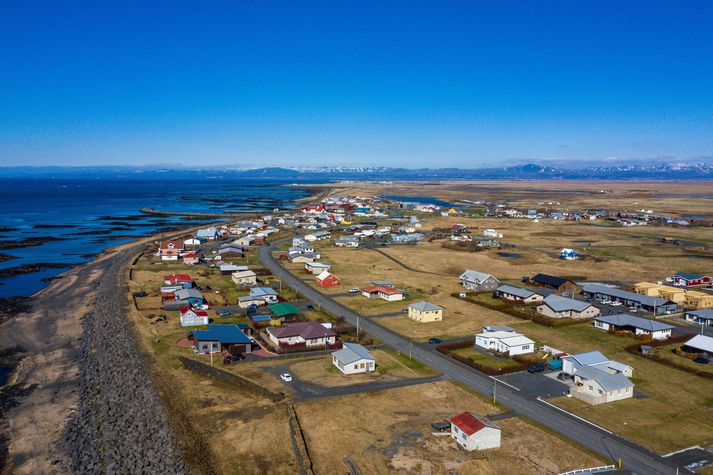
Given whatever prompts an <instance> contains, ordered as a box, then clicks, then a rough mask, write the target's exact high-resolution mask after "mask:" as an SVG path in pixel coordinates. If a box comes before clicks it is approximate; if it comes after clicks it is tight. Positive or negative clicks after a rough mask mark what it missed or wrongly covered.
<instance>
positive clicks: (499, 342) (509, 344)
mask: <svg viewBox="0 0 713 475" xmlns="http://www.w3.org/2000/svg"><path fill="white" fill-rule="evenodd" d="M475 346H479V347H481V348H485V349H486V350H494V351H496V352H498V353H506V354H507V355H508V356H514V355H523V354H526V353H534V351H535V342H534V341H532V340H530V339H529V338H527V337H526V336H524V335H521V334H519V333H517V332H514V331H512V332H510V331H494V332H484V333H479V334H478V335H475Z"/></svg>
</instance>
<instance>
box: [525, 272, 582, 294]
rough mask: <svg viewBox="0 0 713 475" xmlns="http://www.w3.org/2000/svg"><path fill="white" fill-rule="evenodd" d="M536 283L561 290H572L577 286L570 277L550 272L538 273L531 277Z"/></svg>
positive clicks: (531, 280)
mask: <svg viewBox="0 0 713 475" xmlns="http://www.w3.org/2000/svg"><path fill="white" fill-rule="evenodd" d="M530 282H532V283H533V284H534V285H539V286H541V287H548V288H550V289H555V290H557V291H559V292H564V291H572V290H575V289H576V288H577V284H575V283H574V282H572V281H571V280H569V279H565V278H563V277H556V276H554V275H548V274H537V275H535V276H534V277H533V278H531V279H530Z"/></svg>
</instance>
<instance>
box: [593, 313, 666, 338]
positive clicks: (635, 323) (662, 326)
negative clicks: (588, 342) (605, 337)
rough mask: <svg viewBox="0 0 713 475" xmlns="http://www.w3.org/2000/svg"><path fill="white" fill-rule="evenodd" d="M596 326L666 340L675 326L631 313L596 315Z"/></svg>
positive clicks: (605, 329)
mask: <svg viewBox="0 0 713 475" xmlns="http://www.w3.org/2000/svg"><path fill="white" fill-rule="evenodd" d="M594 328H598V329H600V330H604V331H609V330H612V331H624V332H631V333H634V334H636V335H648V336H651V338H652V339H653V340H665V339H667V338H669V337H670V336H671V330H673V326H672V325H669V324H667V323H663V322H659V321H657V320H653V319H651V318H645V317H639V316H638V315H631V314H629V313H620V314H616V315H605V316H601V315H600V316H598V317H594Z"/></svg>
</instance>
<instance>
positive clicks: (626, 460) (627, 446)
mask: <svg viewBox="0 0 713 475" xmlns="http://www.w3.org/2000/svg"><path fill="white" fill-rule="evenodd" d="M290 239H292V238H285V239H281V240H278V241H274V242H273V243H272V246H263V247H261V248H260V251H259V255H260V260H261V261H262V263H263V264H264V265H265V266H266V267H267V268H268V269H270V271H271V272H272V273H273V274H274V275H275V276H277V277H279V278H280V279H281V280H282V283H283V285H287V286H289V287H292V288H293V289H295V290H298V291H299V292H300V293H301V294H302V295H303V296H305V297H306V298H307V299H309V300H311V301H312V302H314V303H315V304H318V305H320V306H321V307H322V309H323V310H325V311H327V312H329V313H330V314H332V315H334V316H336V317H343V318H344V319H345V320H346V321H348V322H349V323H350V324H352V325H354V326H356V325H357V322H358V324H359V326H360V328H361V329H363V330H364V331H366V332H368V333H370V334H371V335H373V336H374V337H376V338H378V339H379V340H381V341H382V342H384V343H385V344H386V345H388V346H390V347H392V348H394V349H396V350H398V351H401V352H402V353H404V354H409V353H410V352H412V355H413V358H415V359H417V360H419V361H421V362H422V363H425V364H427V365H429V366H430V367H432V368H434V369H436V370H438V371H440V372H441V373H442V374H443V375H445V376H448V377H450V378H452V379H454V380H456V381H459V382H461V383H462V384H464V385H466V386H467V387H469V388H471V389H473V390H475V391H477V392H479V393H481V394H484V395H486V396H488V397H490V396H491V395H492V392H493V385H494V380H493V379H492V378H490V377H489V376H487V375H485V374H483V373H480V372H478V371H475V370H474V369H473V368H470V367H469V366H466V365H464V364H461V363H459V362H458V361H455V360H453V359H450V358H448V357H446V356H445V355H442V354H441V353H438V352H436V351H435V349H433V348H427V347H422V346H420V345H412V344H411V342H410V341H409V339H408V338H406V337H404V336H402V335H399V334H397V333H394V332H392V331H391V330H389V329H387V328H385V327H383V326H381V325H379V324H378V323H377V322H376V321H373V320H370V319H369V318H366V317H364V316H361V315H358V314H357V313H355V312H353V311H352V310H350V309H348V308H347V307H345V306H343V305H341V304H339V303H338V302H336V301H334V300H332V298H330V297H329V296H326V295H324V294H322V293H320V292H318V291H317V290H315V289H313V288H312V287H310V286H309V285H308V284H307V283H305V282H304V281H302V280H301V279H300V278H299V277H297V276H294V275H292V274H291V273H290V272H289V271H287V270H286V269H285V268H283V267H282V266H281V265H280V264H279V263H278V262H277V260H275V259H274V257H273V255H272V249H273V248H274V247H275V245H276V244H279V243H281V242H285V241H288V240H290ZM496 394H497V401H498V403H500V404H502V405H504V406H506V407H508V408H509V409H510V410H512V411H514V412H516V413H517V414H519V415H520V416H525V417H528V418H530V419H532V420H534V421H536V422H537V423H539V424H541V425H543V426H545V427H547V428H549V429H551V430H553V431H555V432H557V433H559V434H561V435H562V436H564V437H567V438H569V439H571V440H573V441H575V442H577V443H578V444H580V445H582V446H584V447H586V448H588V449H590V450H593V451H595V452H597V453H599V454H601V455H602V456H604V457H605V458H607V459H610V460H612V462H615V461H616V460H617V459H621V461H622V463H623V466H624V467H625V468H626V469H628V470H631V471H633V472H636V473H640V474H652V473H656V474H659V473H660V474H673V473H676V467H675V466H674V465H673V464H672V463H671V462H670V461H668V460H666V459H663V458H662V457H661V456H659V455H658V454H656V453H654V452H652V451H650V450H648V449H646V448H644V447H641V446H639V445H637V444H634V443H632V442H630V441H628V440H626V439H624V438H622V437H619V436H617V435H616V434H613V433H611V432H609V431H607V430H606V429H603V428H601V427H599V426H596V425H594V424H592V423H590V422H588V421H585V420H583V419H580V418H578V417H577V416H575V415H572V414H569V413H566V412H563V411H561V410H559V409H558V408H555V407H553V406H552V405H549V404H548V403H545V402H542V401H540V400H538V399H534V400H533V399H531V398H528V397H526V396H524V395H523V394H520V391H519V390H515V389H512V388H510V387H508V386H506V385H504V384H499V383H498V384H497V389H496ZM680 473H690V472H687V471H686V470H684V469H680Z"/></svg>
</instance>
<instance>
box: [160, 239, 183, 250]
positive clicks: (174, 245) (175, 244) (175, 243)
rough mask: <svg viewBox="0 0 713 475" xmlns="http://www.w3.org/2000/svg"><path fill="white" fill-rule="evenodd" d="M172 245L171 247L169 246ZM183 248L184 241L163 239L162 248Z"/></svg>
mask: <svg viewBox="0 0 713 475" xmlns="http://www.w3.org/2000/svg"><path fill="white" fill-rule="evenodd" d="M169 246H170V247H169ZM170 248H173V249H176V250H181V249H183V241H161V249H170Z"/></svg>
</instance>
